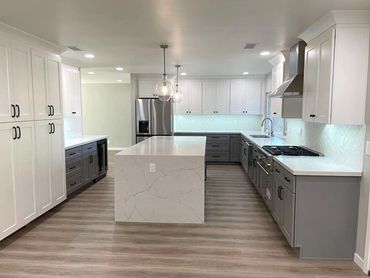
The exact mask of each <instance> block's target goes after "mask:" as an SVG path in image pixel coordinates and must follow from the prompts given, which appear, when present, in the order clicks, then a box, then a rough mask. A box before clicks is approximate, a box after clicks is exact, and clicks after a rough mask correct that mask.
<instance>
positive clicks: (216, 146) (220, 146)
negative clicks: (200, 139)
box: [206, 142, 230, 152]
mask: <svg viewBox="0 0 370 278" xmlns="http://www.w3.org/2000/svg"><path fill="white" fill-rule="evenodd" d="M229 148H230V146H229V142H227V143H225V142H220V143H219V142H207V145H206V149H207V151H225V152H228V151H229Z"/></svg>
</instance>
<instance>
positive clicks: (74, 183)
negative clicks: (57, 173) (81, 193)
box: [69, 181, 77, 186]
mask: <svg viewBox="0 0 370 278" xmlns="http://www.w3.org/2000/svg"><path fill="white" fill-rule="evenodd" d="M76 184H77V181H75V182H72V183H70V184H69V186H74V185H76Z"/></svg>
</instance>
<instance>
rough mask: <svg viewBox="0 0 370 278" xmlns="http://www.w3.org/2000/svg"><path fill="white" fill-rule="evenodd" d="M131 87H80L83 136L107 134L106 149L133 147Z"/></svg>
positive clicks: (98, 85)
mask: <svg viewBox="0 0 370 278" xmlns="http://www.w3.org/2000/svg"><path fill="white" fill-rule="evenodd" d="M132 109H134V107H133V106H132V97H131V85H130V84H82V115H83V130H84V135H108V136H109V148H123V147H128V146H130V145H131V144H132V132H133V131H132V125H131V123H132V121H134V119H132Z"/></svg>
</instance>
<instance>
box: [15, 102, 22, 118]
mask: <svg viewBox="0 0 370 278" xmlns="http://www.w3.org/2000/svg"><path fill="white" fill-rule="evenodd" d="M15 107H16V108H17V112H16V115H15V116H16V117H17V118H19V116H20V115H21V109H20V108H19V105H18V104H16V105H15Z"/></svg>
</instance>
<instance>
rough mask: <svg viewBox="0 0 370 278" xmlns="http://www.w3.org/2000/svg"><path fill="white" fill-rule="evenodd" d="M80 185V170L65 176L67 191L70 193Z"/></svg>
mask: <svg viewBox="0 0 370 278" xmlns="http://www.w3.org/2000/svg"><path fill="white" fill-rule="evenodd" d="M81 185H82V175H81V172H80V173H77V174H75V175H72V176H70V177H67V192H68V193H71V192H73V191H74V190H76V189H77V188H79V187H81Z"/></svg>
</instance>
